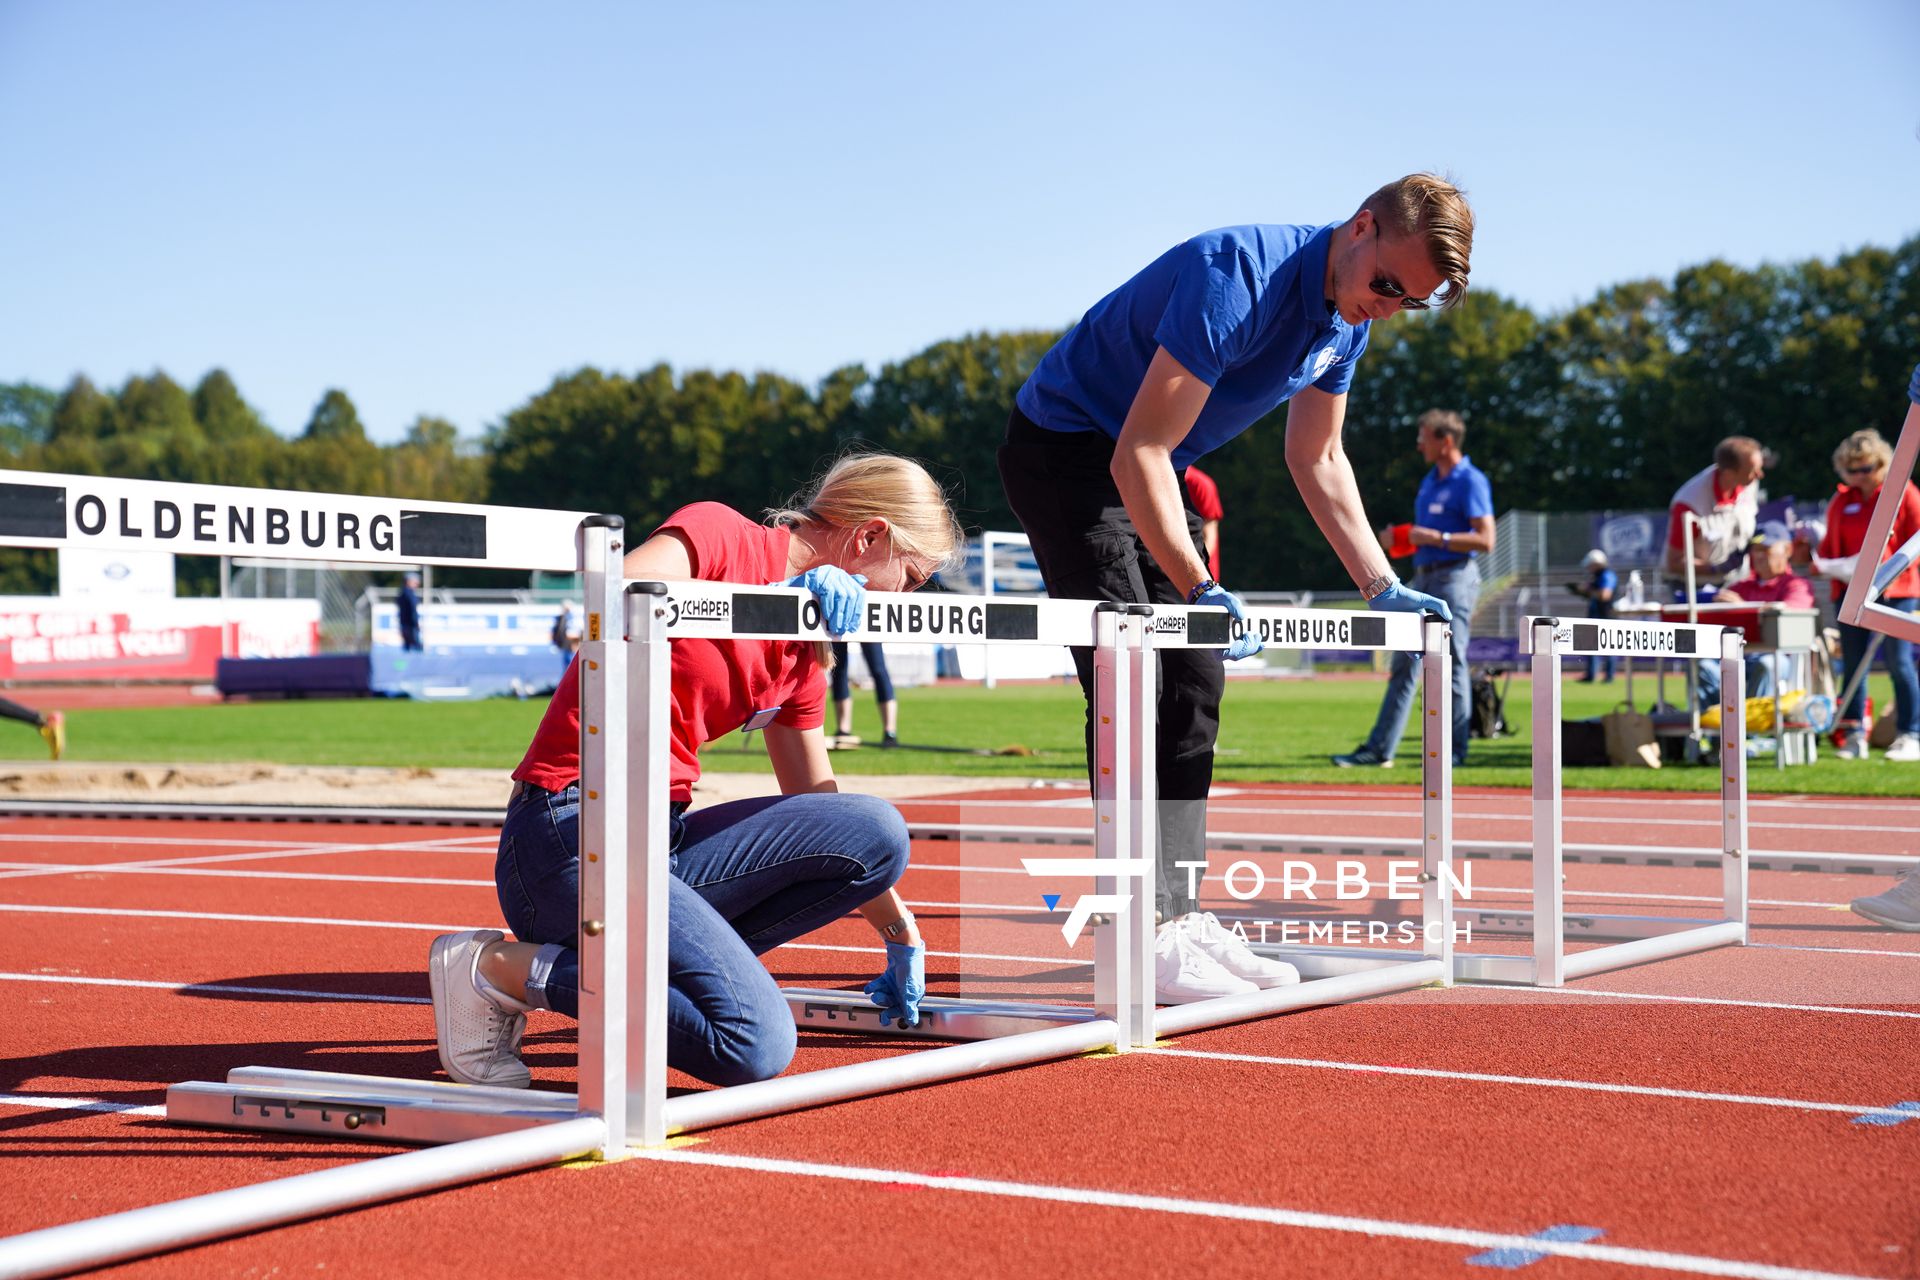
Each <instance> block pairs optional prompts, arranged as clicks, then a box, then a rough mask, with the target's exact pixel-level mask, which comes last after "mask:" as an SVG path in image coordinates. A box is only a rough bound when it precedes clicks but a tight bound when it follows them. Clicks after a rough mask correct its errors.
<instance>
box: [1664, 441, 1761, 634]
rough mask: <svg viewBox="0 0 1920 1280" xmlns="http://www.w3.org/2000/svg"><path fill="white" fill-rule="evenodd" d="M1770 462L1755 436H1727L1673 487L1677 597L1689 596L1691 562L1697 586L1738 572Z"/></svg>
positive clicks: (1672, 575) (1670, 519)
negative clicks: (1703, 465) (1707, 460)
mask: <svg viewBox="0 0 1920 1280" xmlns="http://www.w3.org/2000/svg"><path fill="white" fill-rule="evenodd" d="M1772 461H1773V458H1772V456H1771V455H1770V454H1768V453H1767V451H1766V450H1765V449H1763V448H1761V447H1760V442H1759V441H1758V440H1755V439H1753V438H1752V437H1751V436H1728V437H1727V438H1726V439H1725V440H1722V441H1721V442H1720V443H1719V444H1717V445H1715V446H1714V448H1713V465H1712V466H1710V467H1708V468H1707V469H1706V470H1705V471H1701V472H1699V473H1697V474H1695V475H1694V476H1693V477H1691V478H1690V479H1689V480H1688V481H1687V482H1686V483H1685V484H1683V485H1681V486H1680V487H1679V488H1678V489H1676V490H1674V494H1673V501H1672V503H1671V504H1670V505H1669V508H1668V511H1667V554H1666V561H1665V569H1666V574H1667V578H1668V580H1669V581H1670V582H1671V583H1672V584H1673V585H1674V586H1675V588H1676V589H1677V592H1678V594H1677V595H1676V596H1675V599H1681V598H1684V597H1685V595H1686V580H1687V563H1688V561H1689V560H1691V561H1692V563H1693V580H1694V584H1695V588H1696V589H1698V588H1699V587H1700V586H1703V585H1704V586H1713V587H1717V586H1719V585H1720V584H1722V583H1724V582H1726V581H1728V580H1730V579H1731V578H1733V577H1734V576H1735V575H1737V574H1738V573H1739V572H1740V568H1741V558H1742V557H1743V556H1745V555H1746V553H1747V544H1748V543H1750V542H1752V541H1753V527H1754V525H1755V524H1756V523H1757V522H1758V521H1759V518H1760V480H1761V477H1763V476H1764V475H1766V471H1767V466H1768V464H1769V463H1771V462H1772ZM1689 512H1691V513H1692V514H1693V516H1694V518H1695V520H1696V521H1697V522H1698V523H1697V524H1696V525H1695V528H1694V533H1693V537H1692V538H1691V539H1689V538H1688V537H1687V534H1686V524H1687V521H1686V517H1687V514H1688V513H1689ZM1702 669H1703V670H1704V668H1702Z"/></svg>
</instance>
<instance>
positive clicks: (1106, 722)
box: [1093, 601, 1153, 1053]
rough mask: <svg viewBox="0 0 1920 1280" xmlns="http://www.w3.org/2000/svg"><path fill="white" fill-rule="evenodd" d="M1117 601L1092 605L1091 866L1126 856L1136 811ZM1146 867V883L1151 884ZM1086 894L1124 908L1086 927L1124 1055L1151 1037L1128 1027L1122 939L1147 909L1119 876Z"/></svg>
mask: <svg viewBox="0 0 1920 1280" xmlns="http://www.w3.org/2000/svg"><path fill="white" fill-rule="evenodd" d="M1127 622H1128V619H1127V617H1126V615H1125V612H1124V606H1122V605H1119V604H1115V603H1112V602H1110V601H1102V602H1101V603H1100V604H1099V605H1098V606H1096V607H1095V610H1094V619H1093V628H1094V646H1093V716H1094V724H1093V823H1094V833H1093V856H1094V859H1095V862H1096V865H1098V864H1099V863H1109V864H1111V865H1113V866H1116V867H1117V866H1118V865H1119V864H1120V861H1121V860H1122V859H1125V858H1128V857H1130V856H1131V855H1132V852H1133V849H1134V847H1135V841H1134V838H1133V835H1132V829H1133V826H1134V822H1133V820H1134V818H1135V816H1136V814H1135V812H1134V810H1133V806H1132V804H1131V803H1130V801H1131V799H1132V797H1131V795H1130V793H1129V789H1128V788H1129V783H1128V778H1129V777H1130V776H1131V774H1132V773H1133V771H1134V770H1135V768H1136V766H1137V764H1138V759H1137V757H1136V755H1135V747H1136V746H1137V743H1136V742H1135V740H1134V734H1133V729H1132V720H1133V716H1132V712H1133V710H1134V707H1133V693H1134V684H1133V679H1132V674H1131V668H1132V666H1133V660H1134V658H1135V656H1136V655H1135V651H1134V646H1133V643H1132V639H1131V637H1130V635H1129V634H1128V629H1127ZM1151 877H1152V873H1151V871H1149V873H1148V880H1147V884H1148V886H1149V887H1150V886H1151V885H1152V878H1151ZM1093 886H1094V892H1095V893H1096V894H1100V895H1103V896H1106V897H1107V900H1108V901H1109V902H1119V901H1121V895H1126V896H1127V901H1126V903H1125V905H1124V906H1121V907H1119V908H1118V909H1117V910H1115V911H1114V912H1113V923H1112V924H1109V925H1102V926H1099V927H1096V928H1095V929H1094V931H1093V1003H1094V1008H1095V1009H1096V1010H1097V1011H1098V1013H1099V1015H1100V1016H1101V1017H1102V1018H1108V1019H1111V1020H1112V1021H1113V1022H1114V1024H1115V1026H1116V1027H1117V1028H1118V1030H1117V1032H1116V1034H1115V1036H1114V1046H1113V1047H1114V1049H1115V1050H1116V1051H1117V1052H1123V1053H1124V1052H1125V1051H1126V1050H1128V1049H1130V1048H1132V1047H1133V1046H1134V1045H1135V1044H1137V1043H1138V1042H1139V1039H1140V1037H1141V1036H1143V1035H1144V1036H1145V1037H1146V1038H1147V1039H1148V1041H1149V1042H1151V1040H1152V1038H1153V1028H1152V1026H1151V1024H1149V1025H1148V1026H1147V1027H1146V1028H1145V1029H1141V1028H1138V1027H1135V1026H1134V1025H1133V1020H1134V1011H1135V1008H1136V1004H1137V1002H1136V1000H1135V998H1134V994H1133V993H1134V988H1135V987H1137V986H1138V985H1139V978H1140V975H1138V974H1136V973H1135V972H1134V971H1133V948H1132V947H1131V946H1130V945H1129V943H1128V939H1129V938H1130V937H1131V936H1132V924H1133V921H1134V919H1135V918H1136V915H1137V913H1138V912H1140V911H1142V910H1147V911H1151V910H1152V907H1151V906H1148V905H1146V904H1143V903H1142V902H1141V901H1140V894H1138V893H1133V892H1130V890H1131V888H1132V886H1131V885H1130V884H1129V882H1128V878H1127V877H1126V876H1124V875H1115V874H1113V873H1112V872H1105V873H1103V874H1098V875H1096V876H1095V878H1094V882H1093Z"/></svg>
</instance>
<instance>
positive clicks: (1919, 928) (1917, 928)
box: [1853, 902, 1920, 933]
mask: <svg viewBox="0 0 1920 1280" xmlns="http://www.w3.org/2000/svg"><path fill="white" fill-rule="evenodd" d="M1853 914H1855V915H1857V916H1859V917H1860V918H1861V919H1862V920H1871V921H1873V922H1874V923H1875V924H1877V925H1879V926H1880V927H1881V928H1882V929H1892V930H1893V931H1894V932H1895V933H1920V920H1895V919H1893V918H1892V917H1890V916H1883V915H1876V914H1874V913H1873V912H1872V911H1869V910H1864V909H1862V907H1861V906H1860V904H1859V903H1857V902H1856V903H1854V904H1853Z"/></svg>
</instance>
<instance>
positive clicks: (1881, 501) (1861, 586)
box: [1840, 375, 1920, 643]
mask: <svg viewBox="0 0 1920 1280" xmlns="http://www.w3.org/2000/svg"><path fill="white" fill-rule="evenodd" d="M1916 376H1917V377H1920V375H1916ZM1916 462H1920V403H1909V404H1908V405H1907V417H1906V421H1905V422H1903V423H1902V424H1901V427H1900V437H1899V439H1898V440H1897V441H1895V442H1894V446H1893V461H1892V462H1891V463H1890V464H1888V466H1887V478H1886V480H1885V481H1883V482H1882V483H1881V485H1880V496H1879V497H1878V498H1876V499H1875V500H1874V504H1873V514H1872V515H1870V516H1869V517H1868V518H1867V538H1866V541H1865V542H1863V543H1861V544H1860V556H1861V559H1862V561H1864V559H1865V557H1866V555H1867V551H1868V549H1869V548H1871V549H1873V550H1875V551H1880V550H1884V549H1885V547H1886V545H1887V543H1888V542H1889V541H1890V540H1891V539H1892V537H1893V521H1894V517H1895V516H1897V515H1898V514H1899V513H1900V499H1901V497H1902V496H1903V495H1904V494H1905V492H1906V487H1907V482H1908V481H1909V480H1911V479H1912V478H1913V473H1914V466H1915V463H1916ZM1916 560H1920V533H1916V534H1914V535H1913V536H1912V537H1910V538H1908V539H1907V540H1906V542H1905V543H1903V544H1902V545H1901V546H1900V548H1899V550H1897V551H1895V552H1894V553H1893V554H1892V555H1891V556H1889V557H1888V558H1887V560H1886V561H1885V562H1884V563H1882V564H1881V565H1879V567H1878V568H1876V569H1875V570H1874V571H1873V572H1872V573H1867V572H1865V565H1864V563H1862V564H1861V565H1860V566H1859V567H1857V568H1855V569H1854V572H1853V577H1852V578H1851V579H1849V580H1848V582H1847V591H1846V595H1845V596H1844V597H1842V599H1841V601H1840V621H1842V622H1844V623H1846V624H1847V625H1848V626H1853V627H1866V628H1868V629H1869V630H1872V631H1878V632H1879V633H1880V634H1882V635H1886V636H1892V637H1893V638H1894V639H1896V640H1910V641H1913V642H1915V643H1920V615H1915V614H1911V613H1902V612H1901V611H1900V610H1898V609H1891V608H1888V607H1887V606H1886V605H1884V604H1882V603H1881V602H1880V596H1881V594H1882V593H1883V592H1885V591H1886V589H1887V588H1888V587H1889V586H1891V585H1893V580H1894V579H1895V578H1897V577H1899V576H1900V575H1901V574H1902V573H1905V572H1906V571H1907V569H1908V568H1909V567H1911V566H1912V565H1913V563H1914V562H1915V561H1916Z"/></svg>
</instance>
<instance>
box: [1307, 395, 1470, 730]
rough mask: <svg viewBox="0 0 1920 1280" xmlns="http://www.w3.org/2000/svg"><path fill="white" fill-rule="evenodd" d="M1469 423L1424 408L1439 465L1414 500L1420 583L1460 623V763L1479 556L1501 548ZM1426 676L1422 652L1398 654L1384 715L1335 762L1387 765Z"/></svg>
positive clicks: (1456, 693)
mask: <svg viewBox="0 0 1920 1280" xmlns="http://www.w3.org/2000/svg"><path fill="white" fill-rule="evenodd" d="M1466 438H1467V424H1466V423H1465V422H1463V421H1462V420H1461V418H1460V415H1459V414H1457V413H1454V412H1453V411H1451V410H1448V409H1429V410H1427V411H1426V412H1425V413H1423V414H1421V415H1420V423H1419V434H1418V436H1417V437H1416V439H1415V447H1416V448H1417V449H1419V451H1420V456H1421V457H1422V458H1424V459H1425V460H1426V461H1427V462H1428V463H1430V464H1432V468H1433V469H1432V470H1430V471H1428V472H1427V475H1426V478H1425V479H1424V480H1422V481H1421V482H1420V492H1419V494H1418V495H1417V496H1416V497H1415V499H1414V517H1413V528H1412V529H1411V530H1410V531H1409V534H1408V538H1409V540H1410V541H1411V542H1412V543H1413V546H1414V552H1413V588H1414V590H1415V591H1420V592H1424V593H1426V594H1427V595H1429V596H1432V597H1434V598H1436V599H1440V600H1444V601H1446V603H1447V606H1448V608H1449V609H1450V610H1451V616H1450V617H1449V619H1448V621H1449V622H1450V623H1451V624H1452V628H1453V763H1454V764H1455V765H1456V766H1458V765H1463V764H1465V763H1466V762H1467V741H1468V737H1469V730H1470V728H1471V726H1472V724H1473V697H1472V693H1471V689H1470V686H1469V682H1468V678H1467V644H1468V642H1469V641H1470V640H1471V638H1472V634H1471V628H1472V625H1473V609H1474V606H1475V605H1477V604H1478V603H1479V602H1480V566H1479V565H1478V564H1476V563H1475V561H1474V557H1475V556H1477V555H1481V554H1483V553H1485V552H1489V551H1492V550H1493V538H1494V519H1493V487H1492V486H1491V485H1489V484H1488V483H1487V477H1486V473H1485V472H1483V471H1481V470H1480V468H1478V467H1476V466H1474V465H1473V460H1472V459H1471V458H1469V457H1467V455H1466V454H1465V453H1463V452H1461V448H1460V446H1461V445H1462V444H1464V443H1465V442H1466ZM1392 542H1393V530H1392V528H1391V527H1388V528H1386V529H1382V530H1380V546H1381V547H1382V549H1385V548H1388V547H1390V546H1391V545H1392ZM1419 682H1420V655H1419V654H1417V653H1395V654H1394V655H1393V666H1392V674H1391V675H1390V676H1389V677H1388V678H1387V692H1386V695H1385V696H1384V697H1383V698H1381V700H1380V714H1379V715H1378V716H1377V717H1375V719H1374V722H1373V731H1372V732H1371V733H1369V734H1368V735H1367V740H1366V741H1365V742H1363V743H1361V744H1360V745H1359V746H1358V747H1355V748H1354V749H1353V750H1352V751H1349V752H1347V753H1346V754H1345V755H1338V756H1335V757H1334V758H1333V762H1334V763H1335V764H1337V765H1339V766H1341V767H1342V768H1351V767H1353V766H1356V765H1379V766H1386V765H1390V764H1392V763H1393V753H1394V752H1395V751H1397V750H1399V748H1400V737H1401V735H1402V734H1404V733H1405V732H1406V729H1407V716H1408V715H1409V714H1410V713H1411V712H1412V710H1413V693H1414V689H1415V687H1416V686H1417V685H1418V684H1419Z"/></svg>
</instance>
